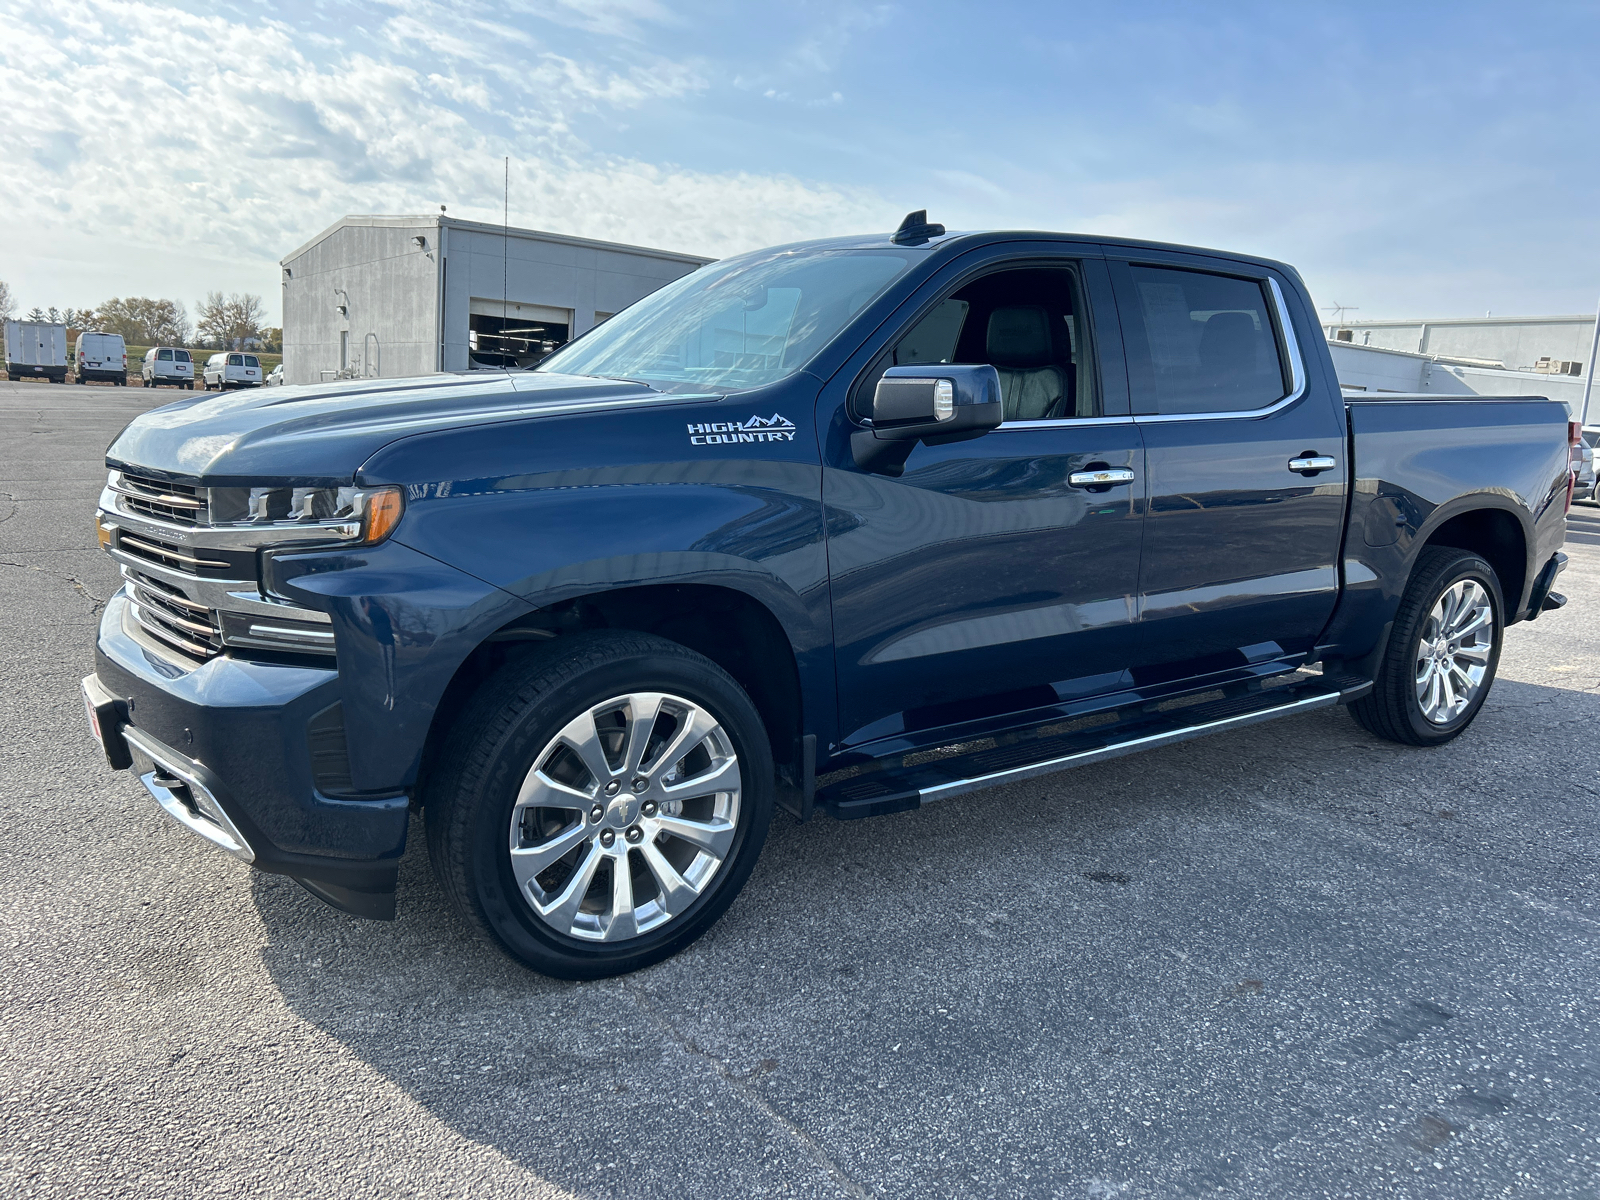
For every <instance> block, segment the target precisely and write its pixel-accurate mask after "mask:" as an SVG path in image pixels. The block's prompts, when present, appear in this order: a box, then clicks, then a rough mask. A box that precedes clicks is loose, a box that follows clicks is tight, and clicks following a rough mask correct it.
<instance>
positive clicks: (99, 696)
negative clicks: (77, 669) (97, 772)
mask: <svg viewBox="0 0 1600 1200" xmlns="http://www.w3.org/2000/svg"><path fill="white" fill-rule="evenodd" d="M79 687H80V689H81V690H82V692H83V707H84V711H85V712H86V713H87V714H88V716H89V735H90V736H91V737H93V738H94V740H95V741H96V742H97V743H99V746H100V750H101V752H102V753H104V754H105V756H106V763H107V764H108V765H109V766H110V767H111V769H112V770H114V771H126V770H127V769H128V768H129V767H131V766H133V756H132V755H131V754H129V753H128V743H127V742H126V741H125V740H123V737H122V727H123V726H124V725H126V724H127V722H128V718H127V717H126V716H125V715H124V713H123V709H122V704H121V702H120V701H119V700H118V699H117V698H116V697H115V696H113V695H112V694H111V693H110V692H108V691H107V690H106V687H105V685H104V684H103V683H101V682H100V680H99V679H98V678H97V677H96V676H94V675H85V676H84V677H83V682H82V683H81V684H80V685H79Z"/></svg>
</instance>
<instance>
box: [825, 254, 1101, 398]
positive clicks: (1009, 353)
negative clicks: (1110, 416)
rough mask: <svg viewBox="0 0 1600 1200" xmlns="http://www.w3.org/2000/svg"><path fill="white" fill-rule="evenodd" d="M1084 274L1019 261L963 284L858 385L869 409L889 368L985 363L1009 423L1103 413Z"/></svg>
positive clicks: (912, 328)
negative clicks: (992, 370)
mask: <svg viewBox="0 0 1600 1200" xmlns="http://www.w3.org/2000/svg"><path fill="white" fill-rule="evenodd" d="M1086 314H1087V309H1086V307H1085V305H1084V300H1083V289H1082V288H1081V287H1080V286H1079V280H1078V275H1077V273H1076V272H1075V271H1073V270H1072V269H1070V268H1067V267H1018V268H1013V269H1011V270H1002V271H996V272H994V273H992V274H989V275H984V276H981V277H979V278H978V279H976V280H972V281H970V282H968V283H965V284H963V285H962V286H961V287H959V288H958V289H956V290H955V291H953V292H952V293H951V294H950V295H948V296H946V297H945V298H944V299H942V300H941V301H939V303H938V304H936V305H935V306H934V307H933V308H932V309H930V310H928V311H927V312H926V313H925V314H924V315H923V316H922V317H921V319H919V320H918V321H917V322H916V323H915V324H914V325H912V327H911V328H910V329H908V330H907V331H906V332H905V333H903V334H902V335H901V336H900V337H899V339H898V340H897V341H895V343H894V345H893V346H892V347H891V348H890V351H889V352H888V353H887V354H885V355H883V356H882V357H880V358H879V360H878V361H877V362H876V363H875V364H874V367H873V369H871V370H869V371H868V372H867V373H866V375H865V376H864V377H863V379H862V382H861V384H860V385H858V389H857V392H856V394H855V400H854V407H855V409H856V411H858V412H866V411H868V410H869V409H870V408H871V405H872V391H873V388H874V387H875V386H876V384H877V381H878V378H879V376H881V375H882V373H883V371H884V370H885V369H886V368H888V367H890V366H905V365H908V364H915V363H987V364H989V365H991V366H993V367H994V368H995V370H996V371H997V372H998V373H999V376H1000V394H1001V398H1002V400H1003V401H1004V403H1005V423H1006V424H1013V423H1017V422H1026V421H1054V420H1063V419H1069V418H1073V417H1096V416H1099V415H1100V413H1101V407H1100V399H1099V393H1098V389H1097V388H1096V384H1095V373H1094V369H1093V356H1092V353H1091V351H1090V346H1089V337H1088V319H1087V315H1086Z"/></svg>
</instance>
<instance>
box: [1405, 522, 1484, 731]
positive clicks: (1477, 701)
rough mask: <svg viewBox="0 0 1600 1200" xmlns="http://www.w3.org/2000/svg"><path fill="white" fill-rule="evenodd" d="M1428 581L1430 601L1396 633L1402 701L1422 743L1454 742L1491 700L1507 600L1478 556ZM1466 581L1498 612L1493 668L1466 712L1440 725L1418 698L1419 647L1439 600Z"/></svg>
mask: <svg viewBox="0 0 1600 1200" xmlns="http://www.w3.org/2000/svg"><path fill="white" fill-rule="evenodd" d="M1428 578H1430V579H1431V580H1432V583H1431V586H1429V587H1427V590H1426V599H1425V600H1424V601H1423V603H1422V604H1421V605H1420V606H1419V607H1418V608H1417V609H1416V611H1415V612H1414V613H1413V614H1412V616H1411V619H1410V620H1409V621H1408V623H1407V627H1406V628H1405V629H1403V630H1398V629H1397V630H1396V631H1395V632H1396V633H1397V634H1401V635H1402V638H1401V641H1400V647H1401V649H1402V652H1403V659H1402V662H1403V664H1404V667H1405V674H1404V679H1405V681H1406V687H1405V690H1404V693H1403V695H1402V696H1401V699H1402V700H1403V703H1404V712H1405V716H1406V720H1407V722H1408V723H1409V724H1410V726H1411V729H1412V731H1413V733H1414V734H1415V735H1416V737H1417V739H1418V740H1419V741H1420V742H1423V743H1440V742H1448V741H1450V740H1451V739H1453V738H1455V737H1456V736H1458V735H1459V734H1460V733H1461V732H1462V731H1463V730H1464V729H1466V727H1467V726H1468V725H1470V724H1472V722H1473V720H1474V718H1476V717H1477V715H1478V713H1479V711H1480V710H1481V709H1482V708H1483V704H1484V701H1485V700H1487V699H1488V698H1489V691H1490V689H1491V688H1492V687H1493V686H1494V681H1495V676H1496V674H1497V673H1498V671H1499V667H1500V649H1501V647H1502V646H1503V645H1504V644H1505V629H1506V621H1505V611H1506V608H1505V598H1504V597H1503V596H1502V595H1501V593H1500V580H1499V578H1498V577H1497V576H1496V575H1495V572H1494V568H1493V567H1491V566H1490V565H1489V564H1488V563H1487V562H1485V561H1484V560H1483V559H1482V558H1479V557H1478V556H1477V555H1475V554H1470V553H1467V552H1462V553H1461V554H1460V555H1459V556H1458V557H1456V558H1455V559H1454V560H1452V561H1451V562H1449V563H1443V564H1440V565H1439V566H1437V567H1435V568H1434V569H1433V571H1432V572H1430V575H1429V577H1428ZM1464 579H1471V580H1473V581H1474V582H1476V583H1478V584H1479V585H1480V586H1482V587H1483V588H1484V590H1486V591H1487V592H1488V593H1489V604H1490V607H1491V610H1492V611H1493V613H1494V644H1493V646H1492V647H1491V648H1490V651H1489V665H1488V668H1487V669H1486V670H1485V672H1484V676H1483V682H1482V684H1481V685H1479V687H1478V693H1477V695H1475V696H1474V697H1473V698H1472V702H1471V703H1470V704H1469V705H1468V706H1467V709H1466V711H1465V712H1463V713H1462V714H1461V715H1460V716H1458V717H1456V718H1455V719H1454V720H1453V721H1450V722H1448V723H1447V724H1444V725H1436V724H1435V723H1434V722H1432V721H1430V720H1428V718H1427V717H1426V716H1425V715H1424V714H1423V712H1422V703H1421V701H1420V700H1418V699H1417V689H1416V685H1415V683H1414V679H1415V670H1416V666H1415V664H1416V661H1417V647H1418V644H1419V642H1420V641H1421V638H1422V630H1423V627H1424V626H1425V625H1426V623H1427V620H1428V614H1429V613H1431V612H1432V611H1433V606H1434V605H1435V604H1437V603H1438V602H1439V597H1440V596H1441V595H1443V594H1444V592H1445V591H1446V590H1447V589H1449V588H1451V587H1454V586H1455V585H1456V584H1457V583H1460V582H1461V581H1462V580H1464Z"/></svg>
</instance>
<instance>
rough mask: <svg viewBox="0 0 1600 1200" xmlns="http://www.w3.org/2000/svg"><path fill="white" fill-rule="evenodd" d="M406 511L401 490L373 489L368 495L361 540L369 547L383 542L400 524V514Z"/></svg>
mask: <svg viewBox="0 0 1600 1200" xmlns="http://www.w3.org/2000/svg"><path fill="white" fill-rule="evenodd" d="M404 511H405V501H404V500H403V499H402V498H401V495H400V489H399V488H397V487H386V488H373V489H372V490H371V491H369V492H368V493H367V504H366V514H365V516H364V517H363V518H362V532H361V540H362V541H363V542H365V543H366V544H367V545H369V546H371V545H373V544H375V543H377V542H381V541H383V539H384V538H386V537H388V536H389V535H390V534H391V533H393V532H394V527H395V526H396V525H398V524H400V514H401V513H403V512H404Z"/></svg>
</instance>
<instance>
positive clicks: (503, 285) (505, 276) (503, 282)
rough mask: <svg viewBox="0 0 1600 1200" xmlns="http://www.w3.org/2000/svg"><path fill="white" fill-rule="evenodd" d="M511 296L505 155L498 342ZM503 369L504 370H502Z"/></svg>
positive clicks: (508, 172)
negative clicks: (507, 303)
mask: <svg viewBox="0 0 1600 1200" xmlns="http://www.w3.org/2000/svg"><path fill="white" fill-rule="evenodd" d="M510 295H511V156H510V155H509V154H508V155H506V190H505V208H504V209H503V210H502V215H501V217H500V340H501V341H505V333H506V322H507V320H508V318H507V317H506V302H507V301H508V300H509V299H510ZM503 369H504V368H503Z"/></svg>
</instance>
